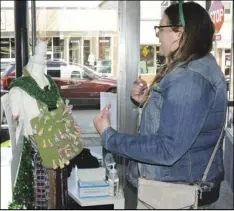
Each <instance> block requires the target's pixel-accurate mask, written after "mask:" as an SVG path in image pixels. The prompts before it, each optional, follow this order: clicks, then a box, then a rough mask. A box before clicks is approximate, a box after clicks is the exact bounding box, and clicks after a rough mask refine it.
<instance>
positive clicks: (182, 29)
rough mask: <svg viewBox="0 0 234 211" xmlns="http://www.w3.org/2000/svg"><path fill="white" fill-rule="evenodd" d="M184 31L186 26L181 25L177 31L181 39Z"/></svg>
mask: <svg viewBox="0 0 234 211" xmlns="http://www.w3.org/2000/svg"><path fill="white" fill-rule="evenodd" d="M183 33H184V28H183V27H179V28H178V32H177V36H178V38H179V39H180V38H181V37H182V35H183Z"/></svg>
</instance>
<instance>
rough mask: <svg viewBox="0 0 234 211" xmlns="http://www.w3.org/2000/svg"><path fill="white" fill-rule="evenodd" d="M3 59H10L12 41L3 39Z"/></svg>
mask: <svg viewBox="0 0 234 211" xmlns="http://www.w3.org/2000/svg"><path fill="white" fill-rule="evenodd" d="M1 58H10V39H9V38H1Z"/></svg>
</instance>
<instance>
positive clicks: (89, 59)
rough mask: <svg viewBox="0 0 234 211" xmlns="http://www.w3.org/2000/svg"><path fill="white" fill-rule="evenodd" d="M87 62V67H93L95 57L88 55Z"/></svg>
mask: <svg viewBox="0 0 234 211" xmlns="http://www.w3.org/2000/svg"><path fill="white" fill-rule="evenodd" d="M88 62H89V65H90V66H93V65H94V62H95V56H94V55H93V53H91V54H89V58H88Z"/></svg>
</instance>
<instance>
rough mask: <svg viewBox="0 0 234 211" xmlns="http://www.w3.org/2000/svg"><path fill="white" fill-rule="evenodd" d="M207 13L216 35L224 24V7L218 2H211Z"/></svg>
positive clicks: (216, 0) (218, 0)
mask: <svg viewBox="0 0 234 211" xmlns="http://www.w3.org/2000/svg"><path fill="white" fill-rule="evenodd" d="M209 13H210V17H211V19H212V21H213V23H214V26H215V32H216V33H218V32H219V30H220V29H221V27H222V25H223V22H224V6H223V4H222V2H221V1H220V0H215V1H213V2H212V4H211V7H210V10H209Z"/></svg>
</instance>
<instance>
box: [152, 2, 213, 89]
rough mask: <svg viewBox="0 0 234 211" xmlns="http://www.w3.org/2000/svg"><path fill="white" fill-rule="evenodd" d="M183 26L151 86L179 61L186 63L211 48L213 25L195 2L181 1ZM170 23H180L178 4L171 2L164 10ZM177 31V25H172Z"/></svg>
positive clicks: (199, 56)
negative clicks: (180, 35)
mask: <svg viewBox="0 0 234 211" xmlns="http://www.w3.org/2000/svg"><path fill="white" fill-rule="evenodd" d="M182 6H183V14H184V19H185V27H184V32H183V34H182V37H181V39H180V42H179V47H178V48H177V49H176V50H175V51H173V52H171V53H170V54H169V56H168V57H167V58H166V64H165V65H163V66H162V67H161V70H160V71H159V73H158V74H157V75H156V76H155V78H154V80H153V82H152V84H151V88H152V86H153V85H154V84H155V83H158V82H159V81H160V80H161V79H162V78H163V77H164V76H165V75H166V74H167V73H168V72H171V71H172V70H173V68H174V67H175V65H176V64H177V63H179V62H184V64H185V65H186V64H188V63H189V62H190V61H192V60H195V59H199V58H201V57H203V56H205V55H207V54H208V53H209V52H210V51H211V50H212V42H213V36H214V25H213V22H212V20H211V18H210V16H209V14H208V12H207V11H206V10H205V9H204V8H203V7H202V6H201V5H199V4H197V3H195V2H186V3H183V5H182ZM164 13H165V15H167V17H168V19H169V24H170V25H174V26H176V25H180V24H181V22H180V17H179V4H178V3H177V4H172V5H170V6H169V7H168V8H166V10H165V11H164ZM172 30H173V31H175V32H178V27H172Z"/></svg>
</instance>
